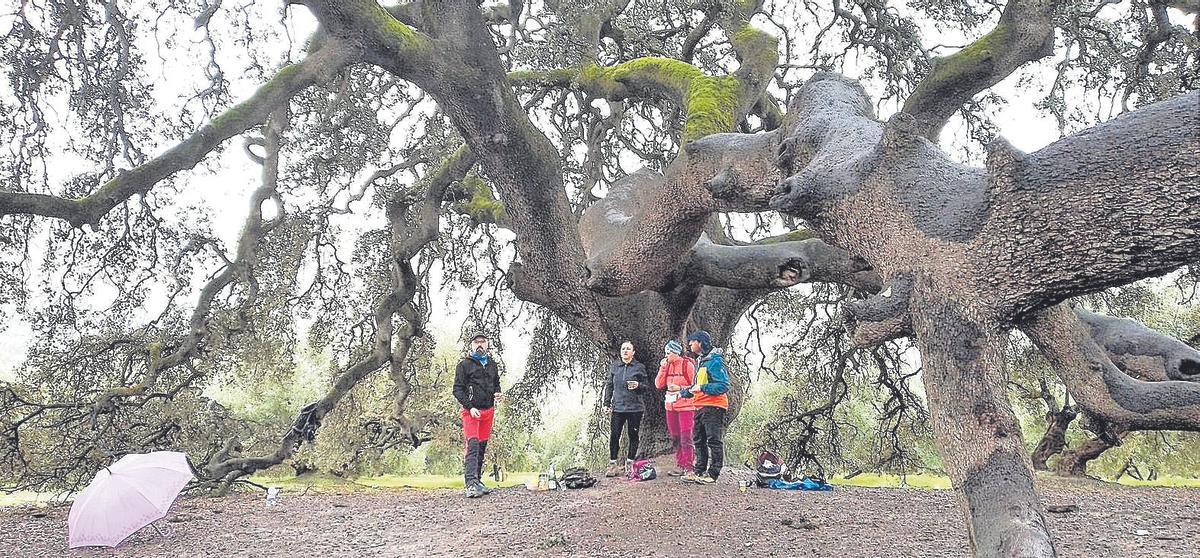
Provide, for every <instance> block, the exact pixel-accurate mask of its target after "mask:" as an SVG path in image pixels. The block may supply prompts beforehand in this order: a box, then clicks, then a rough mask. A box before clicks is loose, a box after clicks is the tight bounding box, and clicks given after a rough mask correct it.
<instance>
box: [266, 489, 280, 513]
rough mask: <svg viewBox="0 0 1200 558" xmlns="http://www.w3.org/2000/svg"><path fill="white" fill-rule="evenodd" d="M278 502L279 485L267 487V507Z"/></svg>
mask: <svg viewBox="0 0 1200 558" xmlns="http://www.w3.org/2000/svg"><path fill="white" fill-rule="evenodd" d="M278 504H279V487H277V486H272V487H270V488H268V489H267V507H268V508H273V507H275V506H276V505H278Z"/></svg>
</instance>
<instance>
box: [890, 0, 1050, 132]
mask: <svg viewBox="0 0 1200 558" xmlns="http://www.w3.org/2000/svg"><path fill="white" fill-rule="evenodd" d="M1054 4H1055V2H1053V1H1052V0H1010V1H1009V2H1008V3H1006V4H1005V5H1004V11H1003V12H1002V13H1001V14H1000V21H999V22H998V23H997V24H996V27H995V28H994V29H992V30H991V31H990V32H988V34H986V35H984V36H983V37H981V38H979V39H978V40H976V41H975V42H973V43H971V44H969V45H967V46H966V47H964V48H963V49H962V50H959V51H958V52H956V53H954V54H952V55H950V56H947V57H945V58H940V59H937V60H935V61H934V65H933V69H932V70H931V71H930V72H929V75H927V76H925V78H924V79H922V80H921V82H920V83H918V84H917V87H916V89H915V90H913V92H912V95H909V97H908V99H907V100H905V102H904V112H907V113H908V114H911V115H912V116H913V117H914V118H916V121H917V130H918V133H919V134H921V135H922V136H925V137H927V138H929V139H931V140H937V136H938V132H939V131H941V129H942V126H943V125H944V124H945V123H946V120H948V119H949V118H950V117H951V116H952V115H953V114H954V113H955V111H957V110H958V109H960V108H962V106H963V105H964V104H966V103H967V101H970V100H971V97H974V96H975V94H976V93H979V92H980V91H983V90H984V89H987V88H988V87H991V86H993V85H995V84H997V83H999V82H1000V81H1001V80H1003V79H1004V78H1006V77H1008V76H1009V75H1010V74H1012V73H1013V72H1014V71H1016V69H1017V68H1019V67H1021V66H1022V65H1024V64H1025V63H1026V62H1031V61H1034V60H1038V59H1041V58H1045V57H1046V56H1049V55H1051V54H1052V53H1053V52H1054V21H1053V15H1054Z"/></svg>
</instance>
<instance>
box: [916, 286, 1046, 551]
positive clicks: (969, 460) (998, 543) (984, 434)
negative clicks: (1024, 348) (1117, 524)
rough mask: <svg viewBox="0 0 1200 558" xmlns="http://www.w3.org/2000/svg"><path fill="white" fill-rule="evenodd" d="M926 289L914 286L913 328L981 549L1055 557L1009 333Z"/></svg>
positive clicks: (936, 422) (950, 464)
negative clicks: (1009, 380)
mask: <svg viewBox="0 0 1200 558" xmlns="http://www.w3.org/2000/svg"><path fill="white" fill-rule="evenodd" d="M920 287H921V286H920V285H918V288H917V289H914V300H913V302H914V304H913V306H914V308H916V309H918V310H915V311H914V312H913V326H914V330H915V333H916V336H917V345H918V347H919V349H920V351H921V359H922V367H923V370H924V382H925V389H926V393H927V394H928V397H929V407H930V411H931V414H932V417H933V427H934V432H935V433H936V434H937V441H938V448H939V450H940V452H941V454H942V457H943V459H944V460H945V464H946V470H947V472H948V473H949V474H950V478H951V481H952V482H953V483H954V486H955V488H956V489H958V490H959V493H960V495H961V498H962V507H963V510H964V512H965V514H966V516H967V526H968V532H969V534H970V541H971V549H972V552H973V554H974V555H975V556H979V557H989V558H990V557H997V558H999V557H1004V558H1015V557H1039V558H1041V557H1049V556H1055V550H1054V542H1053V540H1052V539H1051V537H1050V533H1049V531H1048V530H1047V528H1046V522H1045V519H1044V518H1043V517H1042V513H1041V505H1040V503H1039V501H1038V496H1037V493H1036V492H1035V490H1034V477H1033V469H1032V467H1031V465H1030V463H1029V461H1028V460H1027V459H1026V457H1025V451H1024V447H1023V446H1024V444H1023V442H1022V440H1021V429H1020V425H1019V424H1018V423H1017V419H1016V416H1015V415H1014V414H1013V412H1012V408H1011V407H1010V406H1009V403H1008V399H1007V397H1008V396H1007V389H1006V376H1005V371H1004V364H1003V363H1004V358H1003V356H1004V355H1003V350H1004V336H1003V335H1002V333H1001V332H1000V331H999V330H996V329H993V328H989V327H987V326H984V325H981V324H979V323H977V322H976V321H974V320H972V319H971V318H970V317H969V316H968V314H967V313H966V312H965V309H964V307H963V306H962V305H960V304H956V303H955V302H953V301H950V300H947V299H946V298H944V297H941V296H937V295H931V294H929V293H927V292H921V291H922V290H923V289H922V288H920Z"/></svg>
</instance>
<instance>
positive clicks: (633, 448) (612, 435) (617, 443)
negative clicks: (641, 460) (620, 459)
mask: <svg viewBox="0 0 1200 558" xmlns="http://www.w3.org/2000/svg"><path fill="white" fill-rule="evenodd" d="M626 424H628V425H629V459H633V457H634V456H635V455H637V450H638V433H639V432H641V430H642V412H641V411H638V412H636V413H622V412H617V411H613V414H612V431H611V432H609V435H608V459H609V460H612V461H615V460H616V459H617V452H618V451H620V450H621V429H622V428H624V427H625V425H626Z"/></svg>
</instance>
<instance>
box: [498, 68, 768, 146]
mask: <svg viewBox="0 0 1200 558" xmlns="http://www.w3.org/2000/svg"><path fill="white" fill-rule="evenodd" d="M508 80H509V82H510V83H512V84H513V85H518V86H520V85H531V86H543V87H569V88H573V89H578V90H580V91H584V92H586V93H588V94H589V95H592V96H594V97H599V98H604V99H609V100H613V101H617V100H624V99H628V98H631V97H642V98H650V99H667V100H669V101H671V102H673V103H675V104H676V105H677V106H679V107H680V109H682V110H683V112H684V115H685V120H684V130H683V141H684V142H690V141H694V140H697V139H700V138H702V137H704V136H707V135H709V134H716V133H721V132H729V131H732V130H733V128H734V126H736V125H737V121H738V118H739V117H740V115H741V114H743V113H744V111H739V105H740V104H742V103H741V97H742V96H743V95H744V92H745V88H744V87H742V85H741V83H740V82H739V81H738V80H737V78H734V77H729V76H710V75H707V74H705V73H704V72H701V71H700V69H699V68H697V67H695V66H693V65H691V64H688V63H687V62H683V61H680V60H675V59H672V58H659V57H645V58H637V59H634V60H630V61H628V62H625V63H622V64H619V65H617V66H611V67H601V66H596V65H594V64H592V65H588V66H585V67H583V68H578V69H576V68H564V69H557V70H550V71H546V72H532V71H524V72H513V73H510V74H509V75H508Z"/></svg>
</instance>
